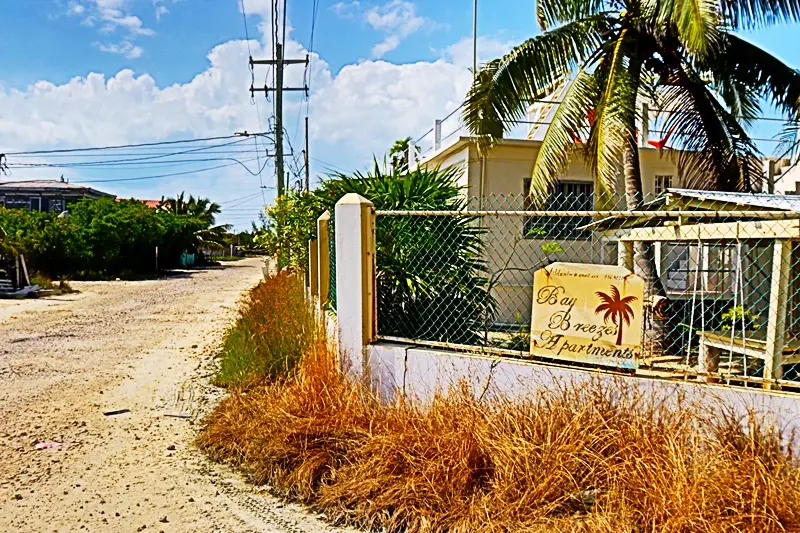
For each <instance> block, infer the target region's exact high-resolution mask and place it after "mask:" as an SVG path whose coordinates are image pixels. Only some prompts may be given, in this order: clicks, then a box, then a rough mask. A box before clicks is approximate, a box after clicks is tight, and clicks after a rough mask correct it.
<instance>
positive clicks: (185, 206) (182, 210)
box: [160, 192, 222, 227]
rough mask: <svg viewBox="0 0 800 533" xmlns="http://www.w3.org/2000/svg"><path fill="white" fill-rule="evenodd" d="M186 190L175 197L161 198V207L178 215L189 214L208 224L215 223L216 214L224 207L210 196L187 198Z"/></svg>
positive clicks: (190, 196)
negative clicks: (210, 198)
mask: <svg viewBox="0 0 800 533" xmlns="http://www.w3.org/2000/svg"><path fill="white" fill-rule="evenodd" d="M185 194H186V193H185V192H181V193H180V194H179V195H177V196H176V197H175V198H166V199H165V198H163V197H162V198H161V204H160V207H161V208H162V209H166V210H167V211H170V212H172V213H174V214H176V215H189V216H193V217H196V218H198V219H200V220H202V221H203V222H204V223H206V224H208V226H209V227H210V226H213V225H214V220H215V216H216V215H218V214H220V213H221V212H222V207H221V206H220V205H219V204H217V203H215V202H212V201H211V200H209V199H208V198H195V197H194V196H192V195H189V199H188V200H186V198H185Z"/></svg>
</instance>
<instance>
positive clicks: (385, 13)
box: [331, 0, 440, 57]
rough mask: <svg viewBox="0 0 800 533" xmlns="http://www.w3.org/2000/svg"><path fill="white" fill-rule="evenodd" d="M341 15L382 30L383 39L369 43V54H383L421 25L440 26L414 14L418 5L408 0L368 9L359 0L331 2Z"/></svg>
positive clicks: (395, 1) (421, 27)
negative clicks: (371, 45) (370, 48)
mask: <svg viewBox="0 0 800 533" xmlns="http://www.w3.org/2000/svg"><path fill="white" fill-rule="evenodd" d="M331 10H332V11H333V12H334V13H336V15H338V16H339V17H340V18H344V19H354V18H360V19H362V20H363V21H364V22H365V23H366V24H367V25H368V26H369V27H371V28H372V29H373V30H375V31H378V32H380V33H383V34H385V37H384V38H383V40H382V41H381V42H379V43H377V44H375V45H374V46H373V47H372V55H373V56H375V57H383V56H385V55H386V54H387V53H389V52H391V51H392V50H394V49H395V48H397V47H398V46H400V44H401V43H402V42H403V40H404V39H406V38H407V37H409V36H411V35H412V34H414V33H417V32H418V31H420V30H422V29H435V28H437V27H439V26H440V25H439V24H436V23H435V22H434V21H432V20H430V19H428V18H425V17H423V16H420V15H418V14H417V6H416V5H415V4H414V3H412V2H410V1H408V0H389V1H388V2H386V3H384V4H380V5H377V6H373V7H371V8H369V9H365V8H364V7H362V5H361V3H360V2H359V1H358V0H353V1H350V2H346V1H340V2H337V3H335V4H333V5H332V6H331Z"/></svg>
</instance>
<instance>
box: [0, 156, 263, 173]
mask: <svg viewBox="0 0 800 533" xmlns="http://www.w3.org/2000/svg"><path fill="white" fill-rule="evenodd" d="M216 161H231V162H234V163H241V160H239V159H236V158H235V157H209V158H198V159H177V160H174V161H162V162H160V163H155V164H154V163H152V162H151V161H134V162H130V163H129V162H125V161H122V162H119V161H118V162H111V161H90V162H76V163H14V164H11V165H9V168H111V169H115V168H130V167H132V168H139V169H142V168H162V167H165V166H172V165H192V164H197V163H213V162H216ZM245 168H247V167H245ZM251 174H253V175H254V176H255V175H256V174H257V173H253V172H251Z"/></svg>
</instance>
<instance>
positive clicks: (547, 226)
mask: <svg viewBox="0 0 800 533" xmlns="http://www.w3.org/2000/svg"><path fill="white" fill-rule="evenodd" d="M530 184H531V178H524V179H523V180H522V187H523V191H524V210H525V211H530V210H532V209H531V200H530V195H529V193H528V191H529V190H530ZM564 186H575V187H581V186H583V187H586V188H588V192H585V191H584V192H574V193H573V192H564V191H563V189H561V188H562V187H564ZM594 192H595V190H594V182H593V181H589V180H571V179H562V180H558V181H557V182H556V184H555V190H554V191H553V192H552V193H551V194H550V197H551V199H552V201H548V209H547V211H592V210H594ZM559 196H561V197H562V201H563V200H564V198H565V197H570V196H571V197H574V198H573V201H572V202H570V203H575V202H574V201H575V200H580V201H583V202H586V203H585V204H584V205H578V206H565V207H561V206H559V205H558V204H559V202H558V200H557V199H556V198H557V197H559ZM586 196H588V198H586ZM573 207H574V208H573ZM591 222H592V217H590V216H580V217H577V216H576V217H527V216H526V217H524V219H523V222H522V237H523V238H524V239H564V240H579V241H584V240H591V239H592V234H591V232H588V231H581V230H578V229H577V228H579V227H581V226H585V225H587V224H591ZM537 227H538V228H540V229H541V233H539V234H535V235H531V234H530V232H531V231H532V230H533V229H534V228H537Z"/></svg>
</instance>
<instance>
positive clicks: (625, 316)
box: [594, 285, 637, 346]
mask: <svg viewBox="0 0 800 533" xmlns="http://www.w3.org/2000/svg"><path fill="white" fill-rule="evenodd" d="M595 294H596V295H597V297H598V298H600V300H601V301H602V302H603V303H601V304H600V305H598V306H597V308H596V309H595V310H594V312H595V313H596V314H600V313H602V312H603V311H605V314H604V315H603V322H605V323H606V324H608V320H609V319H611V323H612V324H614V325H615V326H617V346H621V345H622V324H623V322H624V323H625V325H627V326H630V325H631V319H632V318H633V309H631V306H630V304H631V303H633V302H635V301H636V300H637V298H636V296H626V297H625V298H621V295H620V293H619V289H617V287H616V286H614V285H612V286H611V294H610V295H608V294H606V293H604V292H601V291H597V292H596V293H595Z"/></svg>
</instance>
